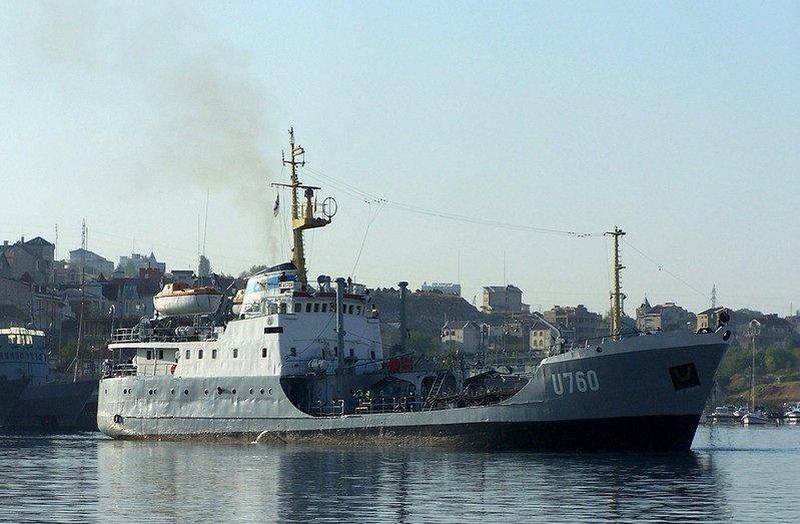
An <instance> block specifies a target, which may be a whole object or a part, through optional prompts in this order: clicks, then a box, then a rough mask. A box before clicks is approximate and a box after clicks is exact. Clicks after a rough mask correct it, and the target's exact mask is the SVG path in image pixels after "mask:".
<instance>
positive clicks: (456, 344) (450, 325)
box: [441, 320, 483, 355]
mask: <svg viewBox="0 0 800 524" xmlns="http://www.w3.org/2000/svg"><path fill="white" fill-rule="evenodd" d="M441 341H442V348H443V349H445V350H449V349H458V350H460V351H463V352H464V353H465V354H468V355H475V354H477V353H479V352H480V351H481V348H482V346H483V337H482V334H481V326H479V325H478V323H477V322H473V321H472V320H466V321H464V320H449V321H447V322H445V324H444V326H442V334H441Z"/></svg>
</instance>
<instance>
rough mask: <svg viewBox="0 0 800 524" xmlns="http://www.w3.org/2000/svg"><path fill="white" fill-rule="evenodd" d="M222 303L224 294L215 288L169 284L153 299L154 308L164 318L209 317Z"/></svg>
mask: <svg viewBox="0 0 800 524" xmlns="http://www.w3.org/2000/svg"><path fill="white" fill-rule="evenodd" d="M221 302H222V293H220V292H219V291H217V290H216V289H214V288H213V287H207V286H205V287H192V286H189V285H188V284H181V283H175V284H167V285H166V286H164V289H162V290H161V291H160V292H159V293H158V294H157V295H156V296H154V297H153V307H155V310H156V311H158V314H159V315H161V316H162V317H175V316H195V315H208V314H210V313H214V312H215V311H216V310H217V308H219V305H220V303H221Z"/></svg>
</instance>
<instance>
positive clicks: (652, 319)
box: [636, 297, 697, 333]
mask: <svg viewBox="0 0 800 524" xmlns="http://www.w3.org/2000/svg"><path fill="white" fill-rule="evenodd" d="M696 325H697V319H696V318H695V316H694V314H692V313H690V312H689V311H687V310H685V309H683V308H682V307H680V306H678V305H676V304H675V303H674V302H665V303H663V304H656V305H655V306H651V305H650V301H648V300H647V297H645V299H644V302H642V305H640V306H639V307H638V308H636V329H637V330H639V331H640V332H642V333H655V332H657V331H675V330H678V329H692V328H694V327H695V326H696Z"/></svg>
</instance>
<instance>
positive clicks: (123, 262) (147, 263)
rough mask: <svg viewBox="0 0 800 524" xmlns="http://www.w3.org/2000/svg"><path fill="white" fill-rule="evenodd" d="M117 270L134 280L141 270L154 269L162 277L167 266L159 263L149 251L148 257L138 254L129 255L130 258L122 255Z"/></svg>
mask: <svg viewBox="0 0 800 524" xmlns="http://www.w3.org/2000/svg"><path fill="white" fill-rule="evenodd" d="M117 269H119V270H121V271H122V272H123V274H124V275H123V276H125V277H128V278H134V277H137V276H138V275H139V270H141V269H155V270H158V271H160V272H161V274H162V275H163V274H164V273H166V272H167V264H166V263H164V262H159V261H158V259H156V256H155V255H154V254H153V252H152V251H151V252H150V256H144V255H142V254H140V253H131V255H130V256H127V255H123V256H121V257H119V264H117Z"/></svg>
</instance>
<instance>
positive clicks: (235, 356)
mask: <svg viewBox="0 0 800 524" xmlns="http://www.w3.org/2000/svg"><path fill="white" fill-rule="evenodd" d="M233 358H239V349H238V348H233Z"/></svg>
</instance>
